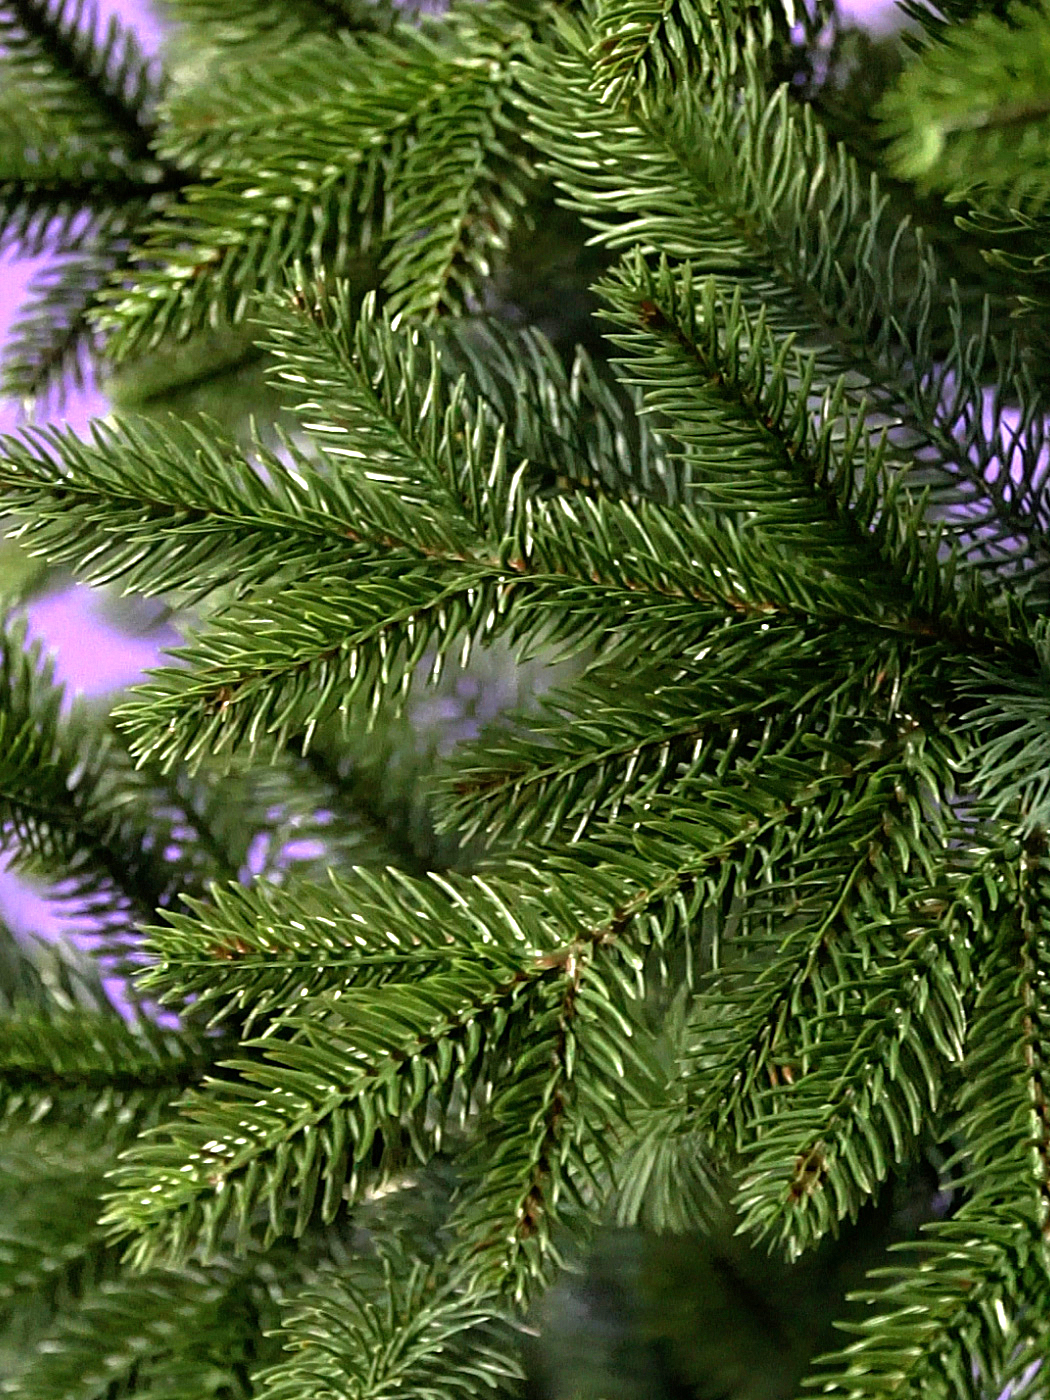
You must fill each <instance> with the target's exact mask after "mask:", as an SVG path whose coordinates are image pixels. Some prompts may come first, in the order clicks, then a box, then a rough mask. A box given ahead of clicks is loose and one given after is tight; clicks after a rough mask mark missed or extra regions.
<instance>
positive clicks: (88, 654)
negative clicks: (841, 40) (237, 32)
mask: <svg viewBox="0 0 1050 1400" xmlns="http://www.w3.org/2000/svg"><path fill="white" fill-rule="evenodd" d="M97 3H98V10H99V12H100V15H101V16H102V17H103V18H105V17H108V16H109V15H118V16H119V17H120V18H121V19H122V20H123V21H124V22H125V23H126V24H128V25H130V26H131V27H132V28H133V29H134V30H135V31H136V33H137V35H138V37H139V39H140V41H141V43H142V45H143V47H144V48H145V49H146V50H147V51H148V52H150V53H156V52H157V51H158V50H159V48H160V47H161V44H162V42H163V37H164V32H165V26H164V24H163V22H162V21H161V18H160V12H159V7H154V5H152V4H150V3H149V0H97ZM839 8H840V12H841V13H842V14H843V15H844V16H846V17H848V18H850V19H853V20H855V21H857V22H859V23H864V24H866V25H867V26H869V27H870V28H872V29H877V30H885V29H886V28H888V27H892V25H893V24H894V11H895V5H894V3H893V0H840V5H839ZM47 262H48V259H47V258H19V257H17V256H16V255H15V254H14V253H11V252H9V253H8V254H7V255H6V256H3V257H2V258H0V337H5V336H6V335H7V333H8V331H9V329H10V327H11V325H12V324H13V322H14V321H15V320H16V319H17V316H18V312H19V308H20V306H21V304H22V301H23V299H24V296H25V291H26V288H27V286H28V284H29V282H30V280H31V279H32V277H33V276H34V275H35V274H36V273H37V272H38V271H39V270H41V269H42V268H44V267H46V266H47ZM0 343H2V341H0ZM108 407H109V406H108V404H107V402H106V400H105V399H104V398H103V397H102V396H101V395H100V394H99V393H98V392H97V391H84V392H72V393H71V394H70V396H69V398H68V399H67V401H66V403H65V404H64V406H63V408H62V410H61V412H60V413H57V414H53V415H52V416H51V418H50V420H49V421H59V422H65V423H67V424H69V425H70V426H72V427H74V428H75V429H77V430H78V431H81V432H82V431H83V430H84V428H85V427H86V425H87V423H88V422H89V421H90V419H91V418H92V417H96V416H102V415H105V414H106V412H107V411H108ZM24 421H25V420H24V419H23V418H22V416H21V409H20V406H19V405H18V404H17V403H15V402H13V401H11V400H0V431H4V432H10V431H12V430H14V429H16V428H17V427H18V426H19V424H20V423H21V422H24ZM102 601H103V600H102V599H100V597H99V595H98V594H97V593H96V591H95V590H92V589H90V588H86V587H83V586H80V585H76V586H68V585H66V586H62V587H60V588H59V589H57V590H56V591H54V592H51V593H49V594H47V595H46V596H44V597H42V598H39V599H36V600H35V601H34V602H33V603H32V604H31V605H30V606H29V608H28V613H29V619H30V630H31V633H32V635H34V636H36V637H40V638H42V639H43V641H44V643H45V645H46V646H47V648H48V649H49V650H51V651H53V652H54V654H55V658H56V672H57V675H58V677H59V679H60V680H62V681H64V682H65V684H66V685H67V687H69V689H70V690H79V691H83V692H84V693H85V694H88V695H100V694H106V693H108V692H112V691H114V690H117V689H119V688H121V687H123V686H126V685H128V684H130V683H132V682H133V681H134V680H136V679H137V678H138V677H139V676H140V675H141V673H142V671H143V670H144V669H145V668H146V667H147V666H149V665H150V664H151V663H153V662H154V661H155V659H156V656H157V649H158V644H159V642H160V641H161V640H163V641H164V642H168V641H169V640H170V638H168V637H164V638H160V637H159V634H158V633H157V632H155V631H153V632H148V633H146V634H140V635H134V634H131V633H129V632H127V631H122V630H120V629H119V628H118V627H117V626H115V625H114V624H113V623H112V621H110V620H107V618H106V616H105V613H104V609H103V608H102V606H101V603H102ZM0 917H3V918H5V919H7V920H8V922H9V923H10V924H11V925H12V926H14V927H15V928H20V929H34V930H36V931H38V932H49V933H54V932H57V931H58V930H59V928H64V929H65V930H66V931H70V932H71V931H73V930H72V929H71V925H70V922H69V916H68V912H67V915H66V916H65V919H63V916H62V915H61V914H60V913H59V912H58V911H57V907H56V906H53V905H50V904H49V902H48V900H47V898H46V896H45V894H44V893H43V892H42V891H34V890H31V889H29V888H28V887H27V886H26V885H25V884H24V882H22V881H20V880H17V879H16V878H15V877H14V876H12V875H11V874H10V873H5V872H4V871H3V870H2V867H0Z"/></svg>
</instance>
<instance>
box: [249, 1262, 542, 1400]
mask: <svg viewBox="0 0 1050 1400" xmlns="http://www.w3.org/2000/svg"><path fill="white" fill-rule="evenodd" d="M377 1275H378V1277H377ZM285 1332H286V1335H287V1336H288V1337H289V1338H294V1339H296V1340H297V1341H298V1343H299V1345H298V1347H296V1348H295V1351H294V1353H293V1355H292V1356H290V1357H288V1358H287V1359H286V1360H284V1361H282V1362H280V1363H279V1364H278V1365H277V1366H274V1367H273V1368H272V1369H270V1370H267V1371H265V1372H263V1373H261V1374H260V1375H259V1376H258V1377H257V1378H256V1383H257V1384H258V1385H259V1387H260V1389H259V1390H258V1391H257V1392H256V1393H257V1394H258V1395H259V1397H260V1400H321V1397H322V1396H325V1395H329V1394H331V1393H333V1391H338V1392H339V1393H343V1394H346V1395H352V1396H353V1397H354V1400H386V1397H389V1396H392V1395H398V1394H402V1393H404V1390H405V1388H411V1392H412V1394H414V1395H419V1396H425V1397H426V1398H427V1400H464V1398H465V1397H469V1396H473V1395H475V1394H476V1393H477V1386H478V1385H484V1387H485V1394H494V1393H511V1394H518V1393H519V1391H520V1383H521V1381H522V1380H523V1379H524V1378H523V1374H522V1371H521V1368H520V1364H519V1362H518V1361H517V1358H516V1356H515V1354H514V1348H513V1340H512V1333H511V1329H510V1327H509V1326H508V1324H507V1323H506V1322H505V1321H504V1319H503V1317H501V1315H500V1312H499V1309H498V1307H497V1305H496V1303H495V1301H494V1300H489V1299H486V1298H485V1297H484V1296H481V1297H479V1296H478V1294H477V1292H476V1290H475V1288H474V1286H473V1280H472V1279H471V1277H470V1274H469V1273H468V1272H467V1271H460V1272H456V1271H452V1272H451V1273H450V1272H449V1271H448V1270H447V1269H445V1268H442V1267H441V1266H440V1265H427V1264H425V1263H423V1262H420V1261H413V1260H411V1259H407V1258H405V1257H404V1256H403V1254H402V1253H401V1251H398V1252H392V1251H387V1252H385V1253H384V1254H383V1255H381V1256H380V1257H379V1258H378V1259H375V1260H373V1259H366V1260H364V1261H361V1262H359V1263H357V1264H356V1267H355V1269H354V1272H353V1274H352V1275H351V1276H350V1277H349V1278H343V1277H339V1276H337V1275H334V1274H326V1275H323V1276H322V1277H321V1278H319V1279H318V1281H317V1282H316V1283H315V1284H314V1286H313V1287H312V1288H310V1289H308V1290H306V1291H304V1292H303V1293H301V1294H300V1295H299V1296H298V1297H296V1298H295V1299H294V1300H292V1302H291V1304H290V1305H289V1306H288V1308H287V1309H286V1321H285Z"/></svg>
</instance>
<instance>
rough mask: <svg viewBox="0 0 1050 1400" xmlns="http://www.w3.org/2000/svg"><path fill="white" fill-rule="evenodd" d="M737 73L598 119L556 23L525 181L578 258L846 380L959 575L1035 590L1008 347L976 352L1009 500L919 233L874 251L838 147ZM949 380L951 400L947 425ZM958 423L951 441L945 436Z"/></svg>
mask: <svg viewBox="0 0 1050 1400" xmlns="http://www.w3.org/2000/svg"><path fill="white" fill-rule="evenodd" d="M740 57H741V66H740V70H739V72H738V73H737V74H736V77H735V78H734V75H733V72H732V71H730V67H728V66H727V65H728V63H729V59H728V57H727V56H723V58H720V59H719V64H721V67H718V81H717V82H716V83H714V84H713V86H712V87H711V91H710V94H709V95H708V94H706V90H705V89H704V88H702V87H700V86H698V85H697V84H696V83H694V82H692V81H688V80H684V81H683V82H682V83H681V84H679V85H678V86H677V87H676V90H675V94H674V99H673V101H670V100H668V99H667V97H666V94H665V90H664V89H661V91H660V93H658V94H655V95H654V96H653V97H651V98H647V99H646V101H645V102H644V104H642V105H641V106H640V107H638V108H637V109H636V108H633V107H630V106H629V105H625V103H626V99H625V98H621V99H620V100H619V102H614V101H611V102H609V103H603V102H602V101H601V99H600V95H599V93H598V92H597V90H596V85H595V84H596V80H595V72H594V50H593V28H592V27H591V26H584V25H580V24H578V23H577V22H575V21H572V20H570V19H568V18H567V17H566V16H564V15H561V16H559V19H558V26H557V38H556V40H555V39H554V36H553V34H552V35H551V41H550V42H547V43H544V44H542V45H539V44H534V45H533V46H532V48H531V49H530V51H529V55H528V60H527V62H526V63H525V64H524V65H523V66H522V71H521V75H520V83H521V85H522V87H523V88H524V89H525V91H526V94H527V102H526V105H527V109H528V113H529V120H530V140H532V141H533V142H534V143H535V144H536V146H537V147H538V149H539V150H540V151H541V152H542V153H543V154H544V155H545V156H547V157H548V159H547V160H546V161H545V162H544V165H543V166H542V169H543V170H545V171H546V172H547V173H548V174H550V175H551V176H552V177H553V178H554V179H555V180H556V181H557V182H558V184H559V185H560V187H561V188H562V190H563V192H564V197H565V202H566V203H567V204H568V206H569V207H571V208H573V209H575V210H577V211H578V212H579V214H580V215H581V218H582V219H583V221H584V223H585V224H586V225H587V226H589V227H592V228H595V229H597V230H598V233H597V234H596V235H595V236H594V238H593V239H592V240H591V241H592V242H600V243H602V244H605V245H608V246H610V247H629V246H631V245H635V244H637V245H638V247H639V249H640V251H641V252H642V253H645V254H651V253H656V254H665V255H667V256H668V257H669V258H675V259H689V260H690V262H691V263H692V265H693V266H694V267H695V268H696V270H697V271H698V272H699V273H700V274H701V275H704V274H709V273H710V274H714V275H715V276H716V277H717V278H718V279H719V280H720V281H724V282H725V283H726V284H727V285H728V286H732V285H734V284H735V285H737V286H739V287H740V288H741V292H742V294H743V296H744V298H745V305H746V306H747V309H748V311H749V312H750V314H751V315H753V316H757V315H758V313H759V310H760V309H761V308H765V311H766V315H767V318H768V323H769V325H770V326H771V328H773V329H774V330H776V331H777V332H779V333H781V334H789V333H791V332H802V333H804V334H805V335H806V336H807V338H808V339H809V340H810V342H811V343H815V344H816V347H817V348H816V351H815V353H816V355H817V360H816V365H817V367H818V369H819V370H820V372H821V373H822V374H824V375H829V376H830V375H834V374H838V373H842V372H845V371H860V372H861V374H862V376H863V378H864V379H865V380H866V382H865V383H863V384H862V385H860V386H858V387H857V388H851V389H850V390H849V391H848V397H849V398H850V399H851V401H852V402H853V403H854V404H855V403H856V402H857V400H858V398H859V396H860V394H861V393H863V394H864V396H865V397H867V398H868V400H869V402H870V403H871V404H873V406H874V407H875V408H877V409H878V410H879V411H880V412H883V411H884V412H886V413H887V414H888V415H889V416H890V418H891V419H896V418H897V417H898V415H900V416H901V417H902V418H903V421H904V423H905V424H906V425H907V429H908V433H909V436H910V437H911V438H912V440H913V443H914V449H917V448H918V447H920V446H922V447H923V448H924V449H928V451H926V452H924V465H923V467H922V469H921V471H919V470H915V469H913V468H912V467H911V459H910V457H909V456H908V455H902V454H900V453H898V452H894V451H891V452H888V453H887V464H888V466H892V468H893V469H894V470H895V471H898V472H901V473H903V472H906V471H909V469H911V471H912V477H913V480H914V482H915V485H916V486H928V487H929V488H930V492H931V496H930V514H931V521H939V522H943V523H944V525H945V527H946V528H947V529H948V530H949V531H950V533H951V536H952V538H953V539H955V540H956V541H957V543H958V546H959V548H960V552H961V558H962V561H964V562H965V564H966V567H967V568H968V569H973V570H976V571H978V572H985V571H986V572H987V573H988V574H989V576H993V577H994V576H996V575H999V576H1001V577H1006V576H1007V575H1008V574H1015V573H1019V572H1021V571H1024V570H1027V571H1028V575H1027V579H1026V585H1027V586H1029V587H1032V588H1033V589H1034V588H1036V587H1038V588H1045V577H1046V570H1047V559H1046V537H1047V523H1046V519H1045V511H1044V510H1043V509H1042V506H1041V505H1040V500H1041V497H1040V495H1039V493H1038V492H1037V491H1036V490H1034V489H1033V488H1034V478H1035V473H1036V472H1037V470H1038V467H1037V461H1038V457H1039V452H1040V450H1041V444H1042V437H1043V428H1042V419H1041V416H1040V412H1039V404H1040V402H1041V396H1040V393H1039V391H1038V389H1037V386H1036V385H1035V384H1034V382H1033V381H1032V379H1031V376H1030V375H1029V374H1027V373H1026V372H1025V371H1024V370H1023V369H1021V368H1019V360H1018V353H1019V351H1018V344H1017V342H1016V340H1012V341H1011V343H1010V345H1009V346H1008V347H1007V349H1006V350H1005V351H1004V350H1003V349H1002V347H998V346H996V347H991V348H995V354H996V359H997V362H998V368H999V376H998V378H999V383H1000V384H1002V385H1004V386H1006V385H1009V390H1008V393H1009V397H1010V398H1011V399H1015V400H1016V401H1017V402H1019V404H1020V406H1021V421H1022V423H1024V425H1025V432H1024V438H1025V440H1024V442H1023V448H1024V458H1025V470H1024V481H1023V483H1022V484H1021V486H1020V487H1018V486H1017V483H1016V482H1014V481H1012V480H1010V478H1009V474H1008V473H1003V472H1000V473H998V474H996V472H995V471H994V470H993V465H994V459H995V458H996V457H998V456H999V455H1000V453H1001V451H1002V446H1001V444H1002V442H1003V441H1008V440H1009V438H1010V437H1011V436H1013V435H1012V434H1010V433H1007V434H1006V435H1005V436H1003V435H1002V429H1003V417H1002V414H1003V407H1004V401H1003V400H998V399H997V403H996V409H995V413H994V415H993V417H994V421H993V423H992V426H991V430H990V431H989V430H988V429H987V428H986V425H985V421H984V416H983V410H982V402H983V386H982V384H981V381H980V379H979V377H978V374H977V372H976V369H975V368H974V367H975V366H979V365H983V364H984V363H985V362H986V360H987V355H988V350H989V348H990V342H989V340H988V333H987V324H985V325H984V327H983V329H982V331H981V332H980V333H979V334H978V335H977V336H976V337H975V338H972V339H971V341H970V342H964V340H963V338H962V325H963V319H964V318H963V316H962V312H961V310H960V304H959V301H958V293H957V291H952V290H950V292H949V295H948V297H947V298H946V299H945V298H944V297H943V296H940V295H938V293H937V290H936V269H935V266H934V261H933V259H932V256H931V254H930V253H929V250H928V249H927V248H926V246H925V243H924V241H923V238H922V235H921V231H919V232H916V233H914V234H912V233H910V232H909V231H908V229H907V226H906V224H901V225H900V226H899V227H898V228H897V229H896V230H895V231H894V232H893V234H892V237H890V236H889V235H887V234H882V233H881V232H880V224H881V222H882V215H883V212H884V206H885V201H884V200H883V199H882V198H881V197H880V195H879V190H878V184H877V181H876V179H875V177H874V176H873V177H872V184H871V190H870V198H869V199H865V197H864V195H863V194H862V189H861V184H860V180H859V177H858V173H857V167H856V165H855V163H854V162H853V161H852V160H851V158H850V157H849V156H848V154H847V153H846V151H845V148H844V147H841V146H839V147H837V148H836V149H835V150H834V151H832V150H831V149H830V146H829V143H828V140H827V137H826V135H825V133H824V132H823V130H822V129H821V127H820V126H819V125H818V124H817V122H816V121H815V119H814V118H813V115H812V110H811V109H810V108H808V107H807V108H805V109H804V110H803V111H802V113H801V115H800V116H798V117H796V116H795V115H794V114H793V113H792V112H791V111H790V108H789V104H788V89H787V85H783V86H781V87H780V88H779V89H778V90H777V91H776V92H775V93H773V94H772V95H771V96H769V95H767V93H766V91H765V87H764V83H763V81H762V75H761V71H760V59H759V56H758V49H757V43H756V41H755V38H754V35H752V36H751V38H750V39H749V40H748V42H747V43H746V44H745V45H744V47H743V49H742V52H741V56H740ZM716 67H717V65H716ZM541 75H542V76H541ZM708 96H709V99H710V100H707V97H708ZM577 126H579V127H581V128H582V129H587V130H589V131H591V130H593V131H594V132H595V133H596V135H595V139H596V140H598V141H600V144H601V146H602V149H603V151H604V152H606V158H605V161H604V163H597V164H594V163H587V162H586V158H584V163H582V164H581V161H580V156H579V150H578V148H577V146H576V144H575V143H574V142H572V141H567V140H566V139H565V133H566V132H568V131H570V130H572V129H574V128H575V127H577ZM812 171H816V172H817V174H816V176H815V177H814V178H812V179H811V175H810V172H812ZM866 206H869V208H868V209H867V210H866ZM629 215H635V216H636V217H628V216H629ZM905 243H907V244H909V245H910V249H909V253H908V256H907V258H905V256H904V253H903V251H902V250H903V247H904V244H905ZM906 261H907V262H909V263H914V264H915V267H916V269H917V270H916V273H915V275H914V277H911V276H906V275H905V274H904V273H903V272H902V271H901V270H900V269H901V268H902V267H903V266H904V264H905V262H906ZM771 273H775V275H774V278H773V280H772V281H771ZM942 303H943V305H942ZM938 308H940V309H941V310H942V311H943V314H944V315H945V316H946V317H947V318H948V319H949V321H950V323H951V325H952V327H953V329H954V343H953V345H952V348H951V351H950V353H949V355H948V357H947V361H946V363H945V365H944V366H943V367H942V368H941V369H940V370H939V371H938V372H937V373H930V374H929V375H926V376H924V375H923V374H921V373H920V374H916V373H915V367H916V366H925V365H927V364H928V363H929V355H928V346H929V339H930V320H931V316H932V315H933V313H934V311H935V310H937V309H938ZM948 374H952V375H954V376H955V377H956V380H957V382H956V384H955V386H954V393H953V400H952V404H951V406H950V410H949V411H946V410H945V407H944V404H943V403H942V399H943V396H944V388H945V383H946V376H947V375H948ZM854 382H856V381H854ZM1005 397H1006V395H1005V393H1004V399H1005ZM963 415H965V420H966V430H965V438H964V439H963V440H962V441H960V440H959V438H958V437H957V436H956V433H955V428H954V425H955V424H956V423H957V421H958V420H959V419H960V417H962V416H963ZM1028 435H1030V438H1029V436H1028ZM914 449H913V450H914ZM993 521H994V522H995V524H992V523H991V522H993ZM1007 522H1009V523H1007Z"/></svg>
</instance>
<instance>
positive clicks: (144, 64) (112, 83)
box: [0, 0, 159, 161]
mask: <svg viewBox="0 0 1050 1400" xmlns="http://www.w3.org/2000/svg"><path fill="white" fill-rule="evenodd" d="M84 9H85V7H84V4H83V0H80V3H76V0H74V3H67V0H4V4H3V6H2V7H0V41H2V42H3V44H4V49H5V53H6V55H7V60H8V62H9V63H10V62H14V63H15V65H16V67H18V68H23V67H24V68H25V69H26V71H27V72H29V73H32V74H33V75H34V76H35V75H36V74H37V73H38V72H39V69H38V68H37V67H36V66H35V65H36V64H37V63H38V62H39V60H40V59H41V58H42V59H44V60H45V61H46V63H47V65H48V67H49V69H50V70H51V72H52V74H53V75H54V77H53V81H54V83H55V84H56V86H55V89H54V93H53V95H52V100H53V101H54V100H57V101H59V102H62V101H63V99H66V100H69V99H71V98H72V97H73V94H76V96H77V97H78V98H79V99H80V102H81V103H84V102H86V103H87V104H88V107H89V109H90V108H92V107H93V108H94V110H95V112H96V114H97V120H98V121H100V122H101V123H102V124H103V125H104V126H105V127H106V128H107V130H108V132H109V133H111V134H112V135H113V136H116V138H117V139H118V140H119V141H120V143H121V146H122V147H123V149H124V150H125V151H126V152H127V156H128V158H129V159H131V160H135V161H150V160H152V159H153V152H152V142H153V139H154V137H155V134H156V129H155V126H154V123H153V117H152V107H153V105H154V104H155V103H156V101H157V98H158V95H159V89H158V85H157V81H156V78H155V76H154V74H153V72H152V65H151V63H150V62H149V60H148V59H147V58H145V56H144V55H143V54H142V53H141V51H140V49H139V46H138V43H137V42H136V40H135V38H134V36H133V34H132V33H131V32H130V31H129V30H127V29H125V28H124V27H123V25H122V24H121V23H120V21H119V20H118V19H116V18H115V17H111V18H110V20H109V22H108V24H107V25H106V29H105V33H104V35H102V36H100V35H99V33H98V20H97V15H96V14H95V13H94V11H93V10H89V12H88V20H87V23H86V24H85V22H84V18H85V17H84ZM71 12H72V13H71ZM46 90H47V89H46V87H45V91H46Z"/></svg>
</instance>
